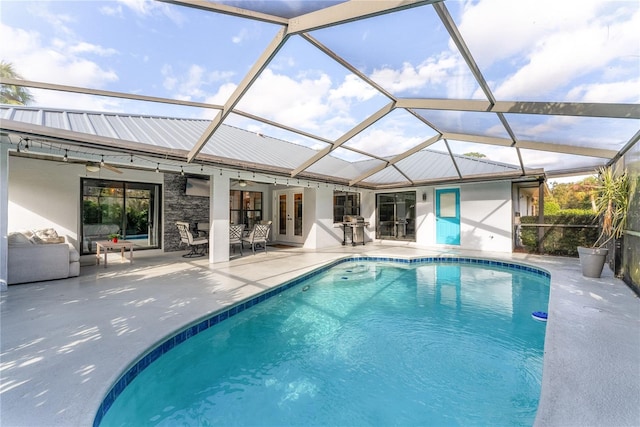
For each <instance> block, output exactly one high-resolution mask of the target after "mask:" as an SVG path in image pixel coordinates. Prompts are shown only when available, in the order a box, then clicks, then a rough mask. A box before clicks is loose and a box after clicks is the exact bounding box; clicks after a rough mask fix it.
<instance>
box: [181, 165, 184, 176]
mask: <svg viewBox="0 0 640 427" xmlns="http://www.w3.org/2000/svg"><path fill="white" fill-rule="evenodd" d="M180 175H182V176H184V169H183V168H182V166H180Z"/></svg>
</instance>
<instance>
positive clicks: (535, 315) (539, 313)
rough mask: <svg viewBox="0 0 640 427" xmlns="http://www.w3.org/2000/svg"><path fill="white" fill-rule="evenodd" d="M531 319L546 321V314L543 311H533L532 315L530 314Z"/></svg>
mask: <svg viewBox="0 0 640 427" xmlns="http://www.w3.org/2000/svg"><path fill="white" fill-rule="evenodd" d="M531 317H533V318H534V319H535V320H539V321H541V322H546V321H547V313H545V312H544V311H534V312H533V313H531Z"/></svg>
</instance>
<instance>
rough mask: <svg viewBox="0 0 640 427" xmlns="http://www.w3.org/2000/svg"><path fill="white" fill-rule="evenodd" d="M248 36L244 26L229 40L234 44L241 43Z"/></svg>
mask: <svg viewBox="0 0 640 427" xmlns="http://www.w3.org/2000/svg"><path fill="white" fill-rule="evenodd" d="M248 36H249V31H247V29H246V28H243V29H241V30H240V32H239V33H238V34H236V35H235V36H233V37H231V41H232V42H233V43H235V44H241V43H242V42H243V41H244V40H246V38H247V37H248Z"/></svg>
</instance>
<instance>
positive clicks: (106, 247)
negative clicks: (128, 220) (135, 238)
mask: <svg viewBox="0 0 640 427" xmlns="http://www.w3.org/2000/svg"><path fill="white" fill-rule="evenodd" d="M95 243H96V264H97V265H100V249H102V250H103V251H104V268H107V254H108V253H109V251H114V250H117V249H120V255H121V256H122V260H124V250H125V249H129V261H130V262H131V263H133V242H130V241H128V240H118V242H117V243H114V242H112V241H111V240H100V241H97V242H95Z"/></svg>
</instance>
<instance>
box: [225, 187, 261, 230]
mask: <svg viewBox="0 0 640 427" xmlns="http://www.w3.org/2000/svg"><path fill="white" fill-rule="evenodd" d="M229 220H230V221H231V224H244V225H245V228H246V229H247V230H250V229H251V228H253V225H254V224H256V223H258V222H260V221H261V220H262V193H261V192H259V191H241V190H231V192H230V200H229Z"/></svg>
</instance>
